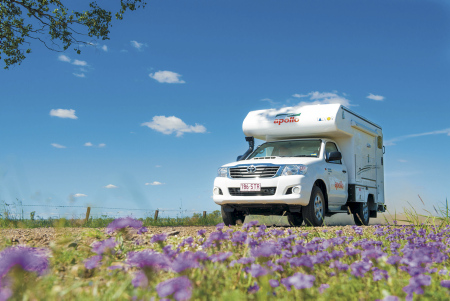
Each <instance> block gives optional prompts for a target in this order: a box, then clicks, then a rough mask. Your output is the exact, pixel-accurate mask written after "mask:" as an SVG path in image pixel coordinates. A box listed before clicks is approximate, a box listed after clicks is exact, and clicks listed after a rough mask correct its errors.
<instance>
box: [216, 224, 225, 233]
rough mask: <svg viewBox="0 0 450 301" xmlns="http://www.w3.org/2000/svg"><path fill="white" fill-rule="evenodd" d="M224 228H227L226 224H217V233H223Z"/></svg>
mask: <svg viewBox="0 0 450 301" xmlns="http://www.w3.org/2000/svg"><path fill="white" fill-rule="evenodd" d="M223 227H225V224H224V223H220V224H217V225H216V229H217V231H222V229H223Z"/></svg>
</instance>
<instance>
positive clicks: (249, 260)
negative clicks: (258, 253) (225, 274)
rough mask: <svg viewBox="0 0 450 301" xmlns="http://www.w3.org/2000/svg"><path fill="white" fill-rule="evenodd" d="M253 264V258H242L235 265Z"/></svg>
mask: <svg viewBox="0 0 450 301" xmlns="http://www.w3.org/2000/svg"><path fill="white" fill-rule="evenodd" d="M253 262H255V258H253V257H242V258H239V259H238V261H237V263H240V264H249V263H253Z"/></svg>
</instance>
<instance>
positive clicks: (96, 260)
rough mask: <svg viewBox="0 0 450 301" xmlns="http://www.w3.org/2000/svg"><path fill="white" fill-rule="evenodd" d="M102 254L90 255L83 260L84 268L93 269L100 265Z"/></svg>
mask: <svg viewBox="0 0 450 301" xmlns="http://www.w3.org/2000/svg"><path fill="white" fill-rule="evenodd" d="M102 258H103V256H102V255H95V256H92V257H89V258H88V259H87V260H86V261H85V262H84V267H85V268H86V269H94V268H97V267H98V266H99V265H100V261H101V260H102Z"/></svg>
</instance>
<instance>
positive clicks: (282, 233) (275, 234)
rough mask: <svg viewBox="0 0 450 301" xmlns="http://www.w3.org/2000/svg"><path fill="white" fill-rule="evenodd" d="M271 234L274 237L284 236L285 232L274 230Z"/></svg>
mask: <svg viewBox="0 0 450 301" xmlns="http://www.w3.org/2000/svg"><path fill="white" fill-rule="evenodd" d="M270 233H272V235H273V236H282V235H284V230H277V229H273V230H272V231H270Z"/></svg>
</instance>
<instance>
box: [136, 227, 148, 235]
mask: <svg viewBox="0 0 450 301" xmlns="http://www.w3.org/2000/svg"><path fill="white" fill-rule="evenodd" d="M145 232H148V229H147V228H146V227H141V228H140V229H139V230H138V232H137V234H143V233H145Z"/></svg>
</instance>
